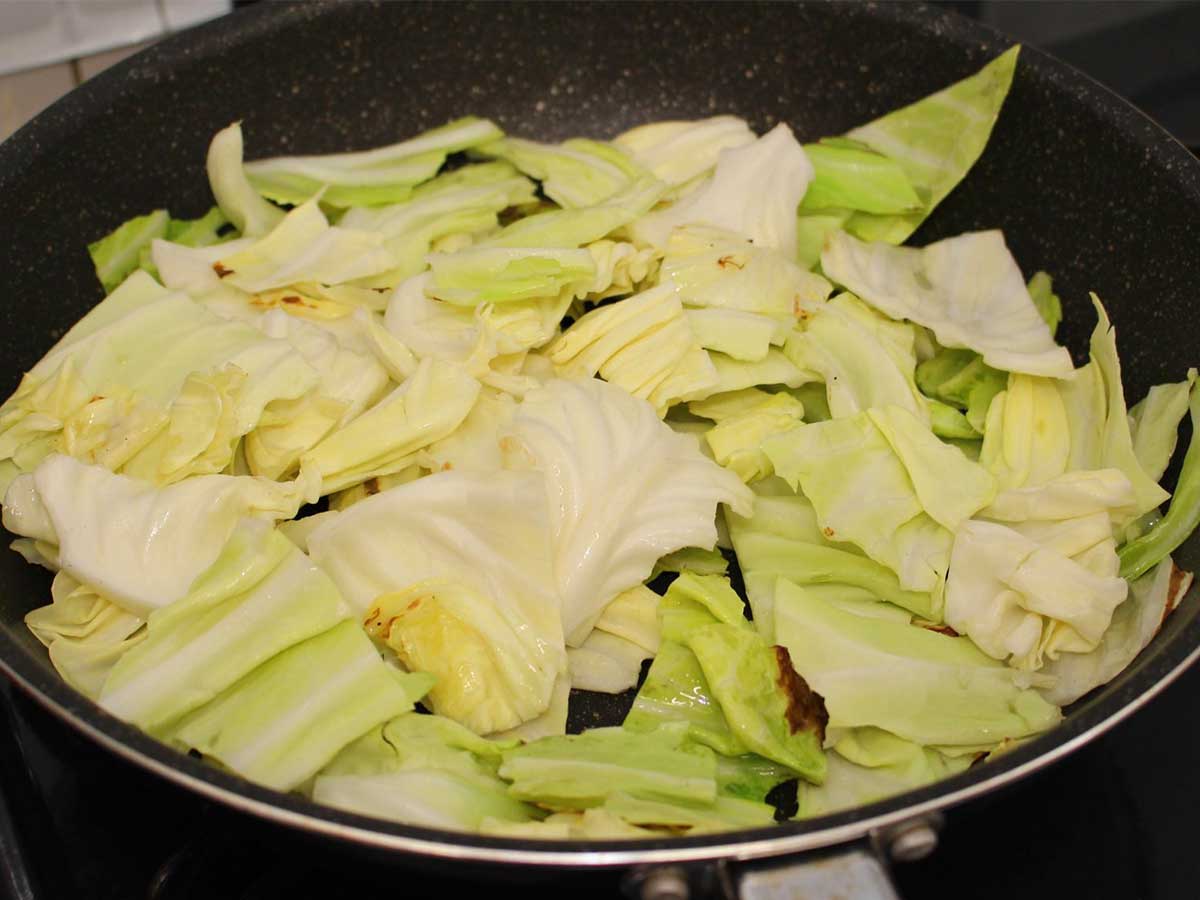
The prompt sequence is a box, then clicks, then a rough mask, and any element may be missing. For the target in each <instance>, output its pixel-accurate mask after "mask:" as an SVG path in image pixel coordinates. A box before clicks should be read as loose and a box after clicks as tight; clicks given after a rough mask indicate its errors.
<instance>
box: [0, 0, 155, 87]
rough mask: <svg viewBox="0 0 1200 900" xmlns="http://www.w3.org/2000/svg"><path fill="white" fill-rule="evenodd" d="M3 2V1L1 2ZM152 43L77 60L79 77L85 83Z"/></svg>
mask: <svg viewBox="0 0 1200 900" xmlns="http://www.w3.org/2000/svg"><path fill="white" fill-rule="evenodd" d="M0 2H3V0H0ZM151 43H153V42H152V41H144V42H143V43H140V44H134V45H133V46H131V47H118V48H117V49H116V50H105V51H104V52H103V53H93V54H92V55H91V56H85V57H83V58H82V59H79V60H76V62H77V63H78V64H79V77H80V79H82V80H83V81H87V80H88V79H89V78H91V77H93V76H95V75H99V74H100V73H101V72H103V71H104V70H105V69H107V68H108V67H109V66H114V65H116V64H117V63H119V62H120V61H121V60H123V59H124V58H125V57H127V56H133V54H135V53H137V52H138V51H139V50H144V49H145V48H146V47H149V46H150V44H151Z"/></svg>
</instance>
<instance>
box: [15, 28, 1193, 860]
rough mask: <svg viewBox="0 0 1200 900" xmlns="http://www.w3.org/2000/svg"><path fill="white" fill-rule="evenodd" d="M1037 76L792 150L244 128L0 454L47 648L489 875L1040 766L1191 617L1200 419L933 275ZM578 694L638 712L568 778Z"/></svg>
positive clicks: (959, 274)
mask: <svg viewBox="0 0 1200 900" xmlns="http://www.w3.org/2000/svg"><path fill="white" fill-rule="evenodd" d="M1017 54H1018V51H1017V49H1016V48H1014V49H1012V50H1010V51H1009V52H1007V53H1005V54H1004V55H1002V56H1000V57H999V58H997V59H995V60H994V61H992V62H991V63H990V64H988V65H987V66H986V67H985V68H984V69H982V70H981V71H980V72H978V73H977V74H975V75H973V76H972V77H969V78H967V79H966V80H964V81H961V82H959V83H957V84H954V85H952V86H950V87H948V88H946V89H945V90H943V91H941V92H939V93H937V94H935V95H933V96H930V97H928V98H925V99H923V100H920V101H918V102H916V103H914V104H912V105H910V106H907V107H904V108H902V109H899V110H896V111H894V112H892V113H890V114H888V115H885V116H883V117H882V118H880V119H877V120H875V121H873V122H869V123H867V124H865V125H862V126H861V127H858V128H855V129H854V130H852V131H850V132H849V133H847V134H845V135H842V136H827V137H824V138H822V139H820V140H816V141H814V142H812V143H807V144H801V143H799V142H798V141H797V139H796V137H795V136H794V135H793V133H792V131H791V130H790V129H789V127H788V126H787V125H786V124H780V125H777V126H775V127H774V128H773V129H771V130H770V131H768V132H767V133H765V134H762V135H756V134H755V133H754V132H753V131H752V130H751V129H750V127H749V126H748V125H747V123H746V122H744V121H742V120H741V119H738V118H736V117H733V116H728V115H724V116H717V117H715V118H709V119H703V120H697V121H671V122H656V123H652V124H647V125H644V126H641V127H638V128H635V129H633V130H632V131H628V132H626V133H624V134H621V135H619V136H617V137H615V138H613V139H612V140H592V139H582V138H580V139H573V140H567V141H564V142H563V143H561V144H547V143H538V142H535V141H533V140H528V139H525V138H519V137H514V136H510V135H505V134H503V133H502V132H501V131H500V129H499V128H498V127H497V126H496V125H494V124H493V123H492V122H490V121H487V120H485V119H481V118H464V119H461V120H458V121H456V122H452V123H450V124H448V125H445V126H444V127H441V128H438V129H435V130H433V131H430V132H427V133H425V134H422V135H419V136H418V137H415V138H412V139H410V140H406V141H404V142H402V143H399V144H396V145H393V146H388V147H382V148H379V149H375V150H370V151H367V152H355V153H344V154H337V155H330V156H313V157H286V158H275V159H263V160H258V161H252V162H246V161H244V158H243V156H244V154H243V138H242V132H241V128H240V126H239V125H238V124H234V125H231V126H229V127H228V128H226V129H224V130H222V131H221V132H219V133H218V134H217V135H216V136H215V137H214V138H213V140H212V143H211V146H210V149H209V152H208V158H207V174H208V179H209V182H210V184H211V188H212V193H213V196H214V198H215V203H216V205H215V207H214V208H213V209H212V210H211V211H210V212H209V213H208V214H207V215H204V216H203V217H201V218H199V219H193V220H180V219H175V218H172V217H171V216H170V214H169V213H168V212H167V211H165V210H156V211H153V212H150V213H149V214H147V215H143V216H140V217H138V218H135V219H132V220H130V221H128V222H126V223H125V224H123V225H121V226H120V227H119V228H117V230H115V231H114V232H113V233H111V234H110V235H108V236H107V237H104V238H103V239H101V240H99V241H97V242H96V243H94V244H92V245H91V247H90V251H91V255H92V259H93V261H94V263H95V267H96V272H97V275H98V276H99V279H100V281H101V283H102V284H103V286H104V289H105V291H106V293H107V296H106V297H105V298H104V299H103V301H101V302H100V303H99V304H98V305H96V306H95V307H94V308H93V309H92V310H91V311H90V312H89V313H88V314H87V315H86V316H84V318H83V319H81V320H80V321H79V322H78V323H76V324H75V326H74V327H73V328H71V330H70V331H69V332H67V334H66V335H65V336H64V337H62V339H61V340H60V341H59V342H58V343H57V344H56V345H55V346H54V347H53V349H51V350H50V351H49V352H48V353H47V354H46V355H45V356H44V357H43V358H42V360H41V361H40V362H38V363H37V365H35V366H34V367H33V368H32V369H31V370H30V371H29V372H28V373H27V374H26V375H25V377H24V379H23V381H22V382H21V384H20V387H19V388H18V389H17V391H16V392H15V393H14V394H13V395H12V396H11V397H10V398H9V399H8V400H7V402H6V403H5V404H4V405H3V407H0V487H2V488H3V489H4V490H5V491H6V493H5V494H4V502H3V515H4V519H3V521H4V524H5V526H6V527H7V528H8V529H9V530H10V531H12V532H13V533H15V534H16V535H18V539H17V540H16V541H15V543H14V544H13V547H14V549H15V550H17V551H18V552H20V553H21V554H22V555H23V556H24V557H25V558H26V559H27V560H28V561H29V562H31V563H36V564H40V565H42V566H45V567H46V568H48V569H50V570H51V571H52V572H54V573H55V575H54V579H53V583H52V587H51V602H49V603H48V604H47V605H44V606H42V607H40V608H38V609H34V610H33V611H32V612H30V613H29V614H28V617H27V620H26V621H27V622H28V625H29V627H30V628H31V629H32V631H33V633H34V634H35V635H37V637H38V638H39V639H40V640H41V641H42V642H44V643H45V644H46V646H47V647H48V648H49V655H50V659H51V661H52V662H53V664H54V665H55V667H56V668H57V670H58V671H59V672H60V673H61V674H62V677H63V678H64V679H66V681H67V682H69V683H70V684H71V685H72V686H74V687H75V688H77V689H78V690H79V691H80V692H82V693H83V694H85V695H87V696H88V697H90V698H92V699H93V700H95V701H96V703H98V704H99V705H100V706H101V707H103V708H104V709H105V710H107V711H109V712H110V713H112V714H114V715H116V716H118V717H120V718H121V719H124V720H125V721H128V722H130V723H133V724H134V725H136V726H138V727H139V728H141V729H143V730H144V731H146V732H147V733H149V734H150V735H152V736H154V737H156V738H158V739H160V740H161V741H163V742H165V743H166V744H168V745H170V746H172V747H175V748H178V749H179V750H180V751H184V752H192V753H193V754H199V755H201V756H203V757H204V758H205V759H207V760H208V761H209V762H211V763H212V764H213V765H216V766H220V767H223V768H224V769H226V770H230V771H232V772H234V773H237V774H239V775H241V776H244V777H245V778H248V779H250V780H252V781H254V782H257V783H259V784H262V785H266V786H269V787H272V788H276V789H278V790H281V791H296V792H300V793H303V794H305V795H307V796H309V797H311V798H313V799H314V800H316V801H317V802H319V803H322V804H327V805H330V806H333V807H339V808H342V809H347V810H352V811H356V812H360V813H364V814H367V815H370V816H375V817H380V818H385V819H391V820H396V821H400V822H406V823H415V824H419V825H426V826H434V827H440V828H446V829H453V830H466V831H474V832H483V833H488V834H496V835H519V836H523V837H533V838H609V837H630V838H638V837H661V836H662V835H664V834H687V833H692V834H695V833H703V832H708V831H716V830H722V829H735V828H746V827H752V826H759V825H766V824H770V823H773V822H776V821H782V820H784V819H787V818H790V817H807V816H814V815H819V814H823V813H827V812H831V811H834V810H839V809H845V808H848V807H854V806H858V805H861V804H865V803H869V802H871V801H874V800H877V799H880V798H882V797H886V796H889V795H892V794H896V793H899V792H902V791H905V790H907V789H911V788H914V787H918V786H921V785H924V784H927V783H929V782H932V781H935V780H937V779H940V778H944V777H947V776H949V775H952V774H954V773H957V772H960V771H962V770H964V769H966V768H967V767H968V766H971V765H972V764H974V763H976V762H980V761H985V760H986V759H987V758H989V757H990V756H992V755H993V754H995V753H997V752H1000V751H1002V750H1004V749H1005V748H1008V747H1011V746H1013V745H1014V744H1015V743H1018V742H1021V741H1023V740H1026V739H1028V738H1030V737H1032V736H1034V735H1037V734H1039V733H1041V732H1044V731H1046V730H1047V729H1051V728H1053V727H1055V726H1056V725H1057V724H1058V723H1059V722H1060V720H1061V718H1062V712H1061V710H1062V707H1063V706H1066V705H1068V704H1070V703H1072V702H1073V701H1075V700H1076V699H1078V698H1080V697H1081V696H1083V695H1084V694H1086V693H1087V692H1089V691H1090V690H1092V689H1093V688H1095V687H1097V686H1099V685H1101V684H1104V683H1105V682H1107V681H1109V680H1110V679H1111V678H1112V677H1113V676H1114V675H1116V674H1117V673H1118V672H1120V671H1121V670H1122V669H1123V668H1124V667H1125V666H1126V665H1128V664H1129V662H1130V661H1131V660H1132V659H1133V658H1134V657H1135V656H1136V655H1137V654H1138V652H1139V651H1140V650H1141V649H1142V648H1143V647H1144V646H1145V645H1146V644H1147V643H1148V642H1149V641H1150V640H1151V638H1152V637H1153V635H1154V634H1155V632H1156V631H1157V629H1158V628H1159V626H1160V623H1161V622H1162V620H1163V618H1164V617H1165V615H1166V614H1167V613H1168V612H1170V610H1171V609H1172V608H1173V607H1174V605H1175V604H1176V603H1177V602H1178V601H1179V599H1180V598H1181V597H1182V596H1183V594H1184V592H1185V591H1186V590H1187V588H1188V585H1189V583H1190V579H1191V576H1190V575H1188V574H1187V573H1184V572H1182V571H1180V570H1179V569H1177V568H1176V567H1175V566H1174V564H1173V563H1172V560H1171V556H1170V553H1171V552H1172V551H1173V550H1174V549H1175V548H1176V547H1178V546H1179V544H1180V543H1181V542H1182V541H1183V540H1184V539H1185V538H1186V537H1187V535H1188V534H1190V532H1191V531H1192V530H1193V528H1194V527H1195V526H1196V524H1197V520H1198V518H1200V450H1197V449H1196V446H1195V444H1193V446H1192V447H1191V448H1189V450H1188V451H1187V455H1186V459H1185V460H1184V462H1183V466H1182V472H1181V474H1180V476H1179V479H1178V491H1177V494H1176V496H1175V498H1174V499H1173V500H1171V501H1170V505H1169V507H1168V508H1167V509H1166V512H1165V514H1164V513H1163V512H1162V509H1163V508H1164V506H1165V505H1166V504H1167V502H1168V500H1170V497H1169V495H1168V493H1167V492H1166V491H1165V490H1164V489H1163V488H1162V487H1160V486H1159V483H1158V482H1159V481H1160V480H1161V479H1162V478H1163V475H1164V472H1165V471H1166V469H1167V468H1168V465H1169V464H1170V461H1171V459H1172V456H1173V454H1174V451H1175V449H1176V441H1177V433H1178V427H1179V425H1180V422H1181V420H1182V418H1183V417H1184V415H1185V414H1187V413H1188V412H1189V410H1190V411H1191V415H1192V417H1193V420H1195V418H1196V417H1197V416H1200V394H1197V391H1196V389H1195V381H1196V371H1195V370H1194V369H1193V370H1188V371H1187V372H1186V373H1180V375H1181V376H1182V377H1183V380H1181V381H1179V382H1178V383H1173V384H1163V385H1159V386H1157V387H1155V388H1153V389H1152V390H1151V391H1150V393H1149V394H1148V395H1147V396H1146V397H1145V398H1144V399H1142V400H1141V402H1139V403H1137V404H1136V405H1135V406H1133V407H1132V408H1130V409H1127V408H1126V400H1125V396H1124V392H1123V390H1122V383H1121V367H1120V362H1119V361H1118V357H1117V344H1116V335H1115V332H1114V329H1113V327H1112V325H1111V324H1110V322H1109V318H1108V316H1107V315H1106V313H1105V310H1104V307H1103V306H1102V305H1101V302H1100V300H1099V299H1098V298H1096V297H1094V296H1093V298H1092V306H1093V307H1094V310H1095V315H1096V317H1097V320H1098V321H1097V324H1096V326H1095V331H1094V333H1093V334H1092V338H1091V343H1090V353H1089V359H1088V361H1087V362H1086V363H1085V364H1084V365H1082V366H1078V367H1077V366H1076V365H1075V364H1074V363H1073V362H1072V358H1071V356H1070V355H1069V353H1068V351H1067V350H1066V349H1065V348H1064V347H1062V346H1060V345H1059V344H1058V343H1056V340H1055V336H1054V335H1055V331H1056V328H1057V326H1058V324H1059V321H1060V319H1061V317H1062V307H1061V304H1060V302H1059V298H1058V297H1057V296H1056V295H1055V293H1054V289H1053V284H1052V282H1051V279H1050V277H1049V276H1048V275H1046V274H1045V273H1040V272H1039V273H1036V274H1032V277H1031V278H1029V279H1028V280H1026V276H1025V274H1023V273H1022V271H1021V269H1020V268H1019V267H1018V264H1017V262H1016V260H1014V258H1013V256H1012V254H1011V253H1010V252H1009V250H1008V248H1007V246H1006V244H1005V240H1004V236H1003V235H1002V234H1001V233H1000V232H999V231H994V230H993V231H981V232H975V233H969V234H963V235H959V236H957V237H952V238H949V239H946V240H942V241H938V242H937V243H933V244H929V245H928V246H924V247H919V248H918V247H909V246H903V243H904V242H905V241H906V240H907V239H908V238H909V236H910V235H911V234H912V233H913V232H914V230H915V229H916V228H917V226H918V225H920V223H921V222H922V221H924V219H925V218H926V217H927V216H928V215H929V214H930V212H931V211H932V210H933V209H934V208H935V207H936V206H937V205H938V203H940V202H941V200H942V199H943V198H945V197H946V196H947V194H948V193H949V192H950V191H951V190H952V189H953V188H954V186H955V185H956V184H957V183H958V182H959V181H960V180H961V179H962V178H963V177H964V176H965V175H966V174H967V172H968V170H969V169H970V167H971V166H972V165H973V163H974V162H975V160H976V159H977V158H978V157H979V155H980V154H981V153H982V152H983V149H984V147H985V145H986V143H987V141H988V138H989V135H990V133H991V130H992V126H993V124H994V122H995V121H996V119H997V117H998V116H999V114H1000V110H1001V106H1002V104H1003V102H1004V99H1005V96H1006V94H1007V92H1008V89H1009V85H1010V83H1011V80H1012V77H1013V72H1014V68H1015V66H1016V63H1017ZM1082 299H1083V298H1076V300H1075V301H1074V302H1076V303H1077V306H1078V308H1079V309H1080V311H1081V312H1080V314H1081V315H1082V314H1084V313H1083V312H1082V311H1083V310H1084V309H1086V305H1085V304H1084V303H1083V302H1082ZM1074 308H1075V307H1072V309H1074ZM734 561H736V569H735V568H732V567H731V563H732V562H734ZM731 575H732V576H733V581H732V582H731ZM743 584H744V592H742V587H743ZM735 585H736V587H735ZM648 660H652V662H651V663H650V664H649V665H648V667H647V666H646V665H645V663H646V661H648ZM572 689H575V690H584V691H592V692H607V693H621V692H630V694H629V696H631V697H632V698H633V699H632V701H631V702H632V706H631V708H630V710H629V712H628V715H627V716H626V717H625V719H624V721H623V723H621V724H619V725H617V724H613V725H611V726H606V727H596V728H589V729H586V730H584V731H583V732H582V733H578V734H569V735H568V734H566V722H567V711H568V702H569V698H570V696H571V691H572ZM635 691H636V695H634V692H635ZM984 764H985V765H986V762H984Z"/></svg>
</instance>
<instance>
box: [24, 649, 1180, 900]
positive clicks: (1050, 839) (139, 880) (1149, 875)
mask: <svg viewBox="0 0 1200 900" xmlns="http://www.w3.org/2000/svg"><path fill="white" fill-rule="evenodd" d="M1197 696H1200V667H1197V668H1193V669H1192V670H1190V671H1189V672H1186V673H1185V674H1184V675H1183V676H1182V677H1181V678H1180V679H1179V680H1178V681H1176V682H1175V683H1174V684H1172V685H1171V686H1169V687H1168V688H1167V689H1166V690H1165V691H1164V692H1163V694H1162V695H1161V696H1159V697H1158V698H1156V699H1155V700H1154V701H1153V702H1152V703H1151V704H1150V705H1149V706H1148V707H1147V708H1146V709H1144V710H1142V711H1140V712H1139V713H1137V714H1135V715H1134V716H1133V717H1132V718H1131V719H1129V720H1128V721H1126V722H1125V723H1123V724H1122V725H1120V726H1118V727H1117V728H1116V730H1115V731H1113V732H1110V733H1109V734H1107V735H1105V736H1104V737H1102V738H1100V739H1098V740H1097V741H1095V742H1093V743H1092V744H1090V745H1089V746H1087V747H1085V748H1083V749H1082V750H1080V751H1079V752H1078V753H1076V754H1074V755H1073V756H1072V757H1070V758H1069V759H1067V760H1066V761H1064V762H1062V763H1059V764H1058V765H1055V766H1053V767H1051V768H1050V769H1049V770H1047V771H1044V772H1041V773H1038V774H1036V775H1034V776H1032V777H1030V778H1028V779H1026V780H1025V781H1023V782H1021V783H1019V784H1017V785H1015V786H1013V787H1011V788H1009V789H1008V790H1006V791H1004V792H1002V793H1000V794H998V795H995V796H992V797H988V798H985V799H983V800H981V801H978V802H976V803H973V804H969V805H967V806H965V807H962V808H960V809H957V810H951V811H950V813H949V814H948V815H947V819H946V825H945V828H944V829H943V831H942V835H941V844H940V846H939V848H938V849H937V851H936V852H935V853H934V854H933V855H932V856H930V857H928V858H927V859H925V860H922V861H920V862H915V863H903V864H898V865H897V866H896V867H895V868H894V870H893V872H894V875H895V878H896V882H897V884H898V886H899V890H900V893H901V895H902V896H904V897H907V898H937V897H955V898H958V897H962V896H964V895H966V896H970V897H972V898H975V900H992V898H995V900H1001V898H1003V900H1010V898H1012V897H1014V896H1020V897H1023V898H1026V900H1040V898H1050V897H1056V898H1057V897H1063V896H1071V897H1075V896H1085V897H1120V898H1123V900H1125V898H1139V900H1182V898H1192V897H1195V896H1196V894H1197V885H1200V854H1197V853H1196V852H1195V851H1194V844H1195V840H1194V834H1193V825H1194V821H1195V811H1196V810H1197V809H1200V777H1197V775H1196V774H1195V760H1197V759H1200V715H1198V714H1197V712H1196V709H1195V707H1196V705H1197V704H1196V701H1195V698H1196V697H1197ZM0 700H2V702H0V715H2V716H3V719H4V720H5V721H3V722H0V865H2V867H3V871H2V872H0V879H4V880H3V881H0V890H4V889H6V890H7V896H9V897H11V898H13V900H60V898H68V897H69V898H72V900H132V898H146V900H218V898H219V900H285V898H286V900H296V898H307V897H321V898H325V900H333V898H340V897H347V898H350V897H353V898H355V900H364V898H373V897H382V896H385V895H388V896H390V895H397V894H401V895H404V896H408V897H428V896H432V895H433V894H434V893H435V892H446V891H448V890H454V889H455V888H456V887H461V888H464V889H471V888H476V889H477V888H478V887H479V886H480V885H481V884H483V883H484V879H486V885H487V891H488V896H489V898H491V900H507V898H509V897H512V898H516V897H518V896H519V897H521V898H524V900H529V898H531V897H541V896H547V897H548V896H556V895H561V894H562V893H564V892H565V891H567V890H569V891H570V893H571V894H572V896H573V897H574V898H578V900H591V898H597V900H598V898H616V897H619V896H620V887H619V885H620V876H619V873H613V872H595V873H587V874H586V875H578V874H568V875H563V874H559V875H544V876H541V877H540V878H539V879H538V880H536V881H533V882H531V883H512V884H506V883H497V880H496V874H495V873H494V872H486V873H476V874H475V875H473V876H471V875H468V876H466V877H461V876H452V877H451V876H446V875H444V874H436V875H435V874H431V873H428V872H424V871H421V870H418V869H414V868H412V866H411V863H409V864H404V863H402V862H397V861H395V860H390V861H389V860H380V859H378V858H371V859H368V858H364V857H363V856H362V855H361V854H360V853H358V852H356V851H353V850H346V849H344V848H341V847H339V846H335V845H330V844H328V843H320V842H318V841H316V840H315V839H312V838H308V837H306V836H303V835H298V834H296V833H293V832H289V831H286V830H284V829H281V828H279V827H277V826H274V825H271V824H267V823H264V822H262V821H260V820H258V819H255V818H253V817H250V816H248V815H245V814H242V813H238V812H234V811H232V810H229V809H226V808H225V807H223V806H221V805H219V804H216V803H213V802H211V801H207V800H204V799H201V798H199V797H197V796H194V795H192V794H190V793H188V792H187V791H185V790H183V789H182V788H178V787H176V786H175V785H173V784H170V783H168V782H166V781H163V780H162V779H160V778H158V777H157V776H153V775H150V774H148V773H145V772H143V771H141V770H140V769H138V768H136V767H134V766H132V765H131V764H129V763H127V762H125V761H124V760H122V759H119V758H118V757H115V756H112V755H111V754H109V753H108V751H106V750H104V749H102V748H100V747H98V746H96V745H93V744H92V743H91V742H90V741H88V740H87V739H85V738H84V737H82V736H80V735H78V734H76V733H75V732H74V731H73V730H72V729H71V728H70V727H68V726H67V725H65V724H63V723H61V722H60V721H58V720H57V719H56V718H54V717H53V716H51V715H50V714H49V713H47V712H45V711H44V710H43V709H42V708H41V707H40V706H38V705H37V704H35V703H34V702H33V701H32V700H30V699H28V698H27V697H25V696H24V695H23V694H22V693H20V692H19V691H17V690H15V689H13V688H11V687H9V686H8V685H5V686H4V688H3V690H2V691H0Z"/></svg>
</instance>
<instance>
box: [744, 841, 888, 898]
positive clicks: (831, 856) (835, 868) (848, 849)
mask: <svg viewBox="0 0 1200 900" xmlns="http://www.w3.org/2000/svg"><path fill="white" fill-rule="evenodd" d="M730 875H732V878H730V879H727V880H726V883H727V885H728V886H729V887H731V888H732V889H733V890H732V893H727V896H728V897H730V898H731V900H794V898H797V897H803V898H804V900H835V898H844V897H853V898H855V900H900V895H899V894H898V893H897V892H896V886H895V884H894V883H893V882H892V876H891V874H890V873H889V872H888V867H887V863H886V861H885V860H884V859H883V858H882V857H881V856H880V854H879V853H878V851H877V850H876V848H875V847H873V846H872V845H871V844H868V843H865V842H863V843H856V844H850V845H848V846H845V847H840V848H838V849H835V850H832V851H829V852H826V853H822V854H820V855H817V856H811V855H808V854H805V855H803V856H800V857H792V858H789V859H786V860H779V861H775V862H758V863H754V864H751V865H746V866H742V867H739V868H733V869H731V871H730Z"/></svg>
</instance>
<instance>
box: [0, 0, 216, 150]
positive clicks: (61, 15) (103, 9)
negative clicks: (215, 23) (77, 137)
mask: <svg viewBox="0 0 1200 900" xmlns="http://www.w3.org/2000/svg"><path fill="white" fill-rule="evenodd" d="M231 6H232V0H0V140H3V139H4V138H6V137H8V136H9V135H10V134H12V133H13V132H14V131H16V130H17V129H18V128H20V127H21V126H22V125H23V124H25V122H27V121H28V120H29V119H30V118H32V117H33V116H35V115H36V114H37V113H39V112H41V111H42V110H43V109H45V108H46V107H47V106H49V105H50V104H51V103H53V102H54V101H55V100H57V99H58V98H59V97H61V96H62V95H63V94H65V93H66V92H67V91H69V90H71V88H73V87H75V86H76V85H77V84H80V83H81V82H83V81H85V80H86V79H88V78H91V77H92V76H93V75H95V74H96V73H97V72H100V71H102V70H103V69H106V68H108V67H109V66H111V65H113V63H116V62H118V61H119V60H121V59H124V58H125V57H126V56H128V55H130V54H131V53H135V52H137V51H138V50H140V49H142V47H144V46H146V45H147V44H148V43H150V42H152V41H154V40H157V39H158V38H160V37H162V36H163V35H166V34H168V33H170V32H172V31H178V30H180V29H182V28H187V27H188V26H191V25H195V24H197V23H199V22H203V21H205V20H207V19H211V18H215V17H216V16H219V15H221V14H223V13H225V12H228V11H229V9H230V8H231Z"/></svg>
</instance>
